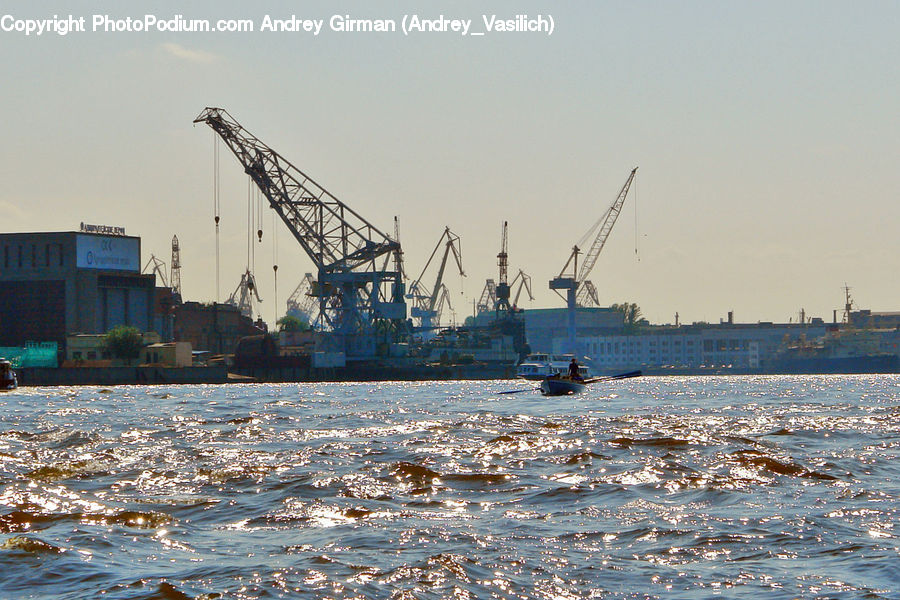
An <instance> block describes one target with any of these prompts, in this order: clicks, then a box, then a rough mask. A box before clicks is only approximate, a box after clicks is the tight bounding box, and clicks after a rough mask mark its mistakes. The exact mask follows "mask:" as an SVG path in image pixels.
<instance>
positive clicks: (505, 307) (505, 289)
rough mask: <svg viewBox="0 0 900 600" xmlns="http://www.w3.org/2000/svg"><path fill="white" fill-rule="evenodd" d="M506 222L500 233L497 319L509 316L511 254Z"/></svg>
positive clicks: (496, 303)
mask: <svg viewBox="0 0 900 600" xmlns="http://www.w3.org/2000/svg"><path fill="white" fill-rule="evenodd" d="M506 240H507V232H506V221H503V229H502V230H501V233H500V253H499V254H498V255H497V265H498V266H499V267H500V281H499V282H498V283H497V291H496V292H495V294H496V296H497V300H496V302H495V303H494V312H496V313H497V318H498V319H499V318H501V315H504V316H505V315H508V314H509V308H510V306H509V282H508V281H507V275H508V272H509V254H507V252H506Z"/></svg>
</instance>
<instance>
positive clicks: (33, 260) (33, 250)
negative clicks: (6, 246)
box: [31, 244, 37, 269]
mask: <svg viewBox="0 0 900 600" xmlns="http://www.w3.org/2000/svg"><path fill="white" fill-rule="evenodd" d="M31 268H32V269H36V268H37V245H36V244H32V245H31Z"/></svg>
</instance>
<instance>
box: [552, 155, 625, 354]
mask: <svg viewBox="0 0 900 600" xmlns="http://www.w3.org/2000/svg"><path fill="white" fill-rule="evenodd" d="M635 173H637V167H635V168H634V169H632V170H631V174H630V175H628V179H627V180H626V181H625V185H623V186H622V189H621V191H619V195H618V196H616V199H615V201H614V202H613V203H612V205H611V206H610V207H609V208H608V209H607V210H606V212H605V213H604V214H603V216H602V217H600V219H599V220H598V221H597V222H596V223H595V224H594V226H593V227H591V228H590V229H589V230H588V232H587V233H586V234H585V235H584V237H582V240H587V239H588V238H589V236H590V235H591V234H592V233H593V232H594V231H597V228H598V227H599V231H598V232H597V236H596V237H595V238H594V242H593V243H592V244H591V247H590V249H589V250H588V252H587V254H586V255H585V257H584V262H582V264H581V268H580V269H579V268H578V255H579V254H580V253H581V249H580V248H579V247H578V244H576V245H575V246H574V247H573V248H572V253H571V254H570V255H569V260H567V261H566V264H565V265H564V266H563V268H562V271H560V272H559V275H558V276H557V277H555V278H554V279H551V280H550V289H551V290H553V291H555V292H556V293H557V295H559V296H560V297H561V298H563V299H564V300H565V301H566V308H567V309H568V315H567V317H568V327H567V330H568V336H567V337H568V348H567V350H568V351H569V352H576V350H577V349H576V347H575V346H576V344H575V308H576V306H578V299H579V297H580V298H581V299H582V301H587V299H590V300H591V301H592V302H594V303H595V305H599V299H598V298H597V290H596V288H595V287H594V284H593V283H591V282H590V281H589V280H588V275H590V273H591V270H592V269H593V268H594V265H595V264H596V263H597V257H598V256H600V251H601V250H603V246H604V245H605V244H606V240H607V238H609V234H610V232H611V231H612V228H613V225H615V224H616V219H618V218H619V213H621V212H622V206H623V205H624V204H625V197H626V196H627V195H628V190H629V189H630V188H631V182H632V181H634V174H635ZM580 243H584V242H583V241H581V242H580ZM570 266H571V267H572V270H571V271H568V269H569V267H570ZM582 289H583V291H582ZM559 290H566V295H565V296H563V295H562V294H560V292H559Z"/></svg>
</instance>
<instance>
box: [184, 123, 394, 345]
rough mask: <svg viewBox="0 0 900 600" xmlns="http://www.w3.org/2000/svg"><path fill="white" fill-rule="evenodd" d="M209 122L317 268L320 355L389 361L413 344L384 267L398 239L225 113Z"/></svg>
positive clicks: (316, 289) (392, 274)
mask: <svg viewBox="0 0 900 600" xmlns="http://www.w3.org/2000/svg"><path fill="white" fill-rule="evenodd" d="M194 123H206V124H207V125H209V126H210V127H211V128H212V130H213V131H214V132H215V133H216V134H217V135H218V136H219V137H220V138H221V139H222V141H224V142H225V144H226V145H227V146H228V148H229V149H230V150H231V152H232V153H233V154H234V155H235V157H236V158H237V159H238V161H239V162H240V163H241V166H242V167H243V168H244V171H245V172H246V173H247V174H248V175H249V176H250V178H251V179H252V181H253V182H254V183H255V184H256V186H257V187H258V188H259V189H260V190H261V191H262V193H263V195H264V196H265V197H266V199H267V200H268V201H269V206H270V207H271V208H272V210H274V211H275V213H276V214H277V215H278V216H279V217H280V218H281V220H282V222H283V223H284V224H285V226H287V228H288V230H289V231H290V232H291V234H292V235H293V236H294V238H295V239H296V240H297V242H298V243H299V244H300V246H301V248H303V250H304V252H306V254H307V256H309V258H310V260H312V262H313V265H314V266H315V268H316V270H317V273H316V283H317V285H316V286H315V293H316V296H317V297H318V300H319V314H318V317H317V326H318V327H317V328H318V329H320V330H323V331H329V332H330V335H329V336H328V338H327V340H325V339H322V340H321V344H320V347H319V349H320V350H327V351H337V352H344V354H345V357H346V358H347V359H348V360H353V359H358V360H362V359H367V358H372V357H375V356H377V355H384V354H386V353H387V352H388V351H389V350H390V344H391V343H394V342H399V341H403V340H405V339H406V334H407V331H406V301H405V300H404V286H403V281H402V275H401V273H400V272H399V271H396V270H395V271H390V270H387V267H386V266H379V265H378V264H377V262H378V259H379V258H380V257H382V256H384V255H386V254H391V253H396V252H397V251H398V250H399V249H400V244H399V243H398V242H397V241H395V240H392V239H390V238H389V237H388V236H387V235H385V234H384V233H383V232H382V231H380V230H379V229H378V228H377V227H375V226H374V225H373V224H372V223H370V222H369V221H367V220H366V219H364V218H363V217H362V216H361V215H359V214H358V213H357V212H356V211H354V210H353V209H352V208H350V207H349V206H348V205H346V204H344V203H343V202H341V201H340V200H338V199H337V198H336V197H335V196H334V195H333V194H331V193H330V192H328V191H327V190H326V189H325V188H324V187H322V186H321V185H319V184H318V183H316V182H315V181H314V180H313V179H312V178H311V177H309V176H308V175H306V173H304V172H303V171H301V170H300V169H298V168H297V167H295V166H294V165H292V164H291V163H290V162H288V161H287V159H285V158H284V157H282V156H281V155H280V154H278V152H276V151H275V150H273V149H272V148H270V147H269V146H267V145H266V144H264V143H263V142H262V141H260V140H259V139H258V138H256V137H255V136H253V135H252V134H251V133H250V132H249V131H247V130H246V129H244V128H243V127H242V126H241V124H240V123H238V122H237V121H236V120H235V119H234V118H233V117H232V116H231V115H229V114H228V112H227V111H225V110H224V109H222V108H212V107H207V108H205V109H204V110H203V111H202V112H201V113H200V115H199V116H198V117H197V118H196V119H194Z"/></svg>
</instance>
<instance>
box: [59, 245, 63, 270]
mask: <svg viewBox="0 0 900 600" xmlns="http://www.w3.org/2000/svg"><path fill="white" fill-rule="evenodd" d="M59 266H63V245H62V244H59Z"/></svg>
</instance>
